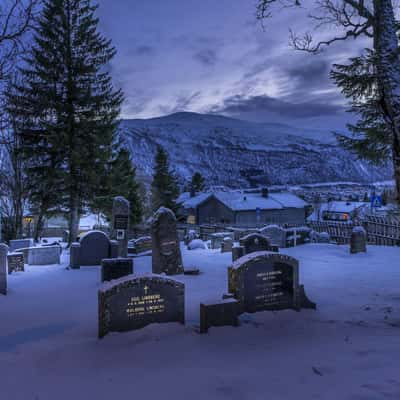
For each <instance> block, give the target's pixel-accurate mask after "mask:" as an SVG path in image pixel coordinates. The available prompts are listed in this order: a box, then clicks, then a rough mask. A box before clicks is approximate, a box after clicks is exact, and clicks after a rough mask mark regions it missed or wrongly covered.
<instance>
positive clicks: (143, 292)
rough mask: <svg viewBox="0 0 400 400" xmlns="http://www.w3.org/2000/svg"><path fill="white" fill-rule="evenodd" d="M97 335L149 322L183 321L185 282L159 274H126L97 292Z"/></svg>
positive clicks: (130, 328)
mask: <svg viewBox="0 0 400 400" xmlns="http://www.w3.org/2000/svg"><path fill="white" fill-rule="evenodd" d="M98 300H99V338H102V337H104V336H105V335H106V334H107V333H109V332H124V331H130V330H135V329H140V328H143V327H145V326H146V325H149V324H152V323H164V322H179V323H181V324H184V323H185V285H184V284H183V283H181V282H178V281H176V280H175V279H171V278H165V277H163V276H159V275H153V274H149V275H143V276H126V277H124V278H120V279H117V280H115V281H111V282H106V283H104V284H103V286H102V288H101V289H100V290H99V293H98Z"/></svg>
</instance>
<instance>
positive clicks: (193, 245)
mask: <svg viewBox="0 0 400 400" xmlns="http://www.w3.org/2000/svg"><path fill="white" fill-rule="evenodd" d="M188 249H190V250H198V249H201V250H207V249H208V247H207V244H206V243H205V242H203V241H202V240H201V239H194V240H192V241H191V242H190V243H189V244H188Z"/></svg>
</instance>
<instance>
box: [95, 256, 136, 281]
mask: <svg viewBox="0 0 400 400" xmlns="http://www.w3.org/2000/svg"><path fill="white" fill-rule="evenodd" d="M130 274H133V260H132V258H104V259H103V260H101V281H102V282H105V281H111V280H113V279H118V278H122V277H123V276H126V275H130Z"/></svg>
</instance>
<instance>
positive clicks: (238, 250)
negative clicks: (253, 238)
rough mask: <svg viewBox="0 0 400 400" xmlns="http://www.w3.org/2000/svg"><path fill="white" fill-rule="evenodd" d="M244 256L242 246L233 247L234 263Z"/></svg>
mask: <svg viewBox="0 0 400 400" xmlns="http://www.w3.org/2000/svg"><path fill="white" fill-rule="evenodd" d="M243 256H244V248H243V247H242V246H234V247H232V261H236V260H237V259H238V258H240V257H243Z"/></svg>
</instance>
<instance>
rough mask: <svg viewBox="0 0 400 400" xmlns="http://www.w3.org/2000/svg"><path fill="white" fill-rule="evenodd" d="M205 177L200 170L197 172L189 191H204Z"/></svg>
mask: <svg viewBox="0 0 400 400" xmlns="http://www.w3.org/2000/svg"><path fill="white" fill-rule="evenodd" d="M205 186H206V185H205V179H204V177H203V175H201V173H200V172H195V173H194V174H193V176H192V180H191V181H190V184H189V191H190V192H193V193H196V192H202V191H203V190H204V189H205Z"/></svg>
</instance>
